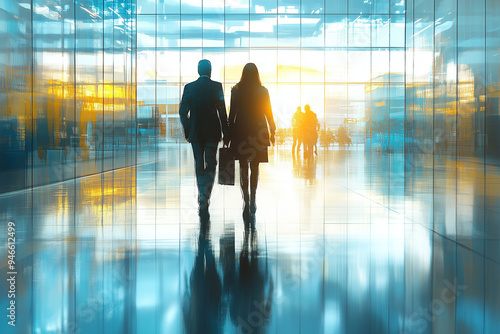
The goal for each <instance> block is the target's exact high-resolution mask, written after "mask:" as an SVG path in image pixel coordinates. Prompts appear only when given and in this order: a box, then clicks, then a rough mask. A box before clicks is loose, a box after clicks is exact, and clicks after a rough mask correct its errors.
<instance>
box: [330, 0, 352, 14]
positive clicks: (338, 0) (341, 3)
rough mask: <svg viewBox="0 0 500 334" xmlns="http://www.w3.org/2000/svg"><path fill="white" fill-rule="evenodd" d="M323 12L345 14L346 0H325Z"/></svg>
mask: <svg viewBox="0 0 500 334" xmlns="http://www.w3.org/2000/svg"><path fill="white" fill-rule="evenodd" d="M325 12H326V13H327V14H346V13H347V0H325Z"/></svg>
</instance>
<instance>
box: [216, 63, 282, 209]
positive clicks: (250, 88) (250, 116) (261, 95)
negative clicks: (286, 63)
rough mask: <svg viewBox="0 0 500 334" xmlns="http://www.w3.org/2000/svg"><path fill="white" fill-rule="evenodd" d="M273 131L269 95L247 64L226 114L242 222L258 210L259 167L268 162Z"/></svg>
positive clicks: (252, 65) (232, 92)
mask: <svg viewBox="0 0 500 334" xmlns="http://www.w3.org/2000/svg"><path fill="white" fill-rule="evenodd" d="M268 124H269V127H268ZM275 130H276V125H275V124H274V118H273V112H272V110H271V101H270V99H269V92H268V91H267V89H266V88H265V87H264V86H262V83H261V82H260V76H259V70H258V69H257V66H255V64H254V63H248V64H246V65H245V67H244V68H243V73H242V74H241V79H240V82H238V83H237V84H236V85H235V86H234V87H233V89H232V90H231V107H230V111H229V140H230V141H231V144H230V150H231V151H232V152H233V154H234V157H235V159H236V160H239V163H240V185H241V194H242V196H243V202H244V204H243V218H249V217H250V216H251V215H253V214H255V211H256V210H257V205H256V204H255V196H256V192H257V182H258V179H259V164H260V163H261V162H268V155H267V147H268V146H270V143H273V144H274V132H275ZM226 144H227V143H226ZM249 168H250V171H251V174H250V182H248V181H249V180H248V174H249V171H248V170H249ZM249 186H250V188H249Z"/></svg>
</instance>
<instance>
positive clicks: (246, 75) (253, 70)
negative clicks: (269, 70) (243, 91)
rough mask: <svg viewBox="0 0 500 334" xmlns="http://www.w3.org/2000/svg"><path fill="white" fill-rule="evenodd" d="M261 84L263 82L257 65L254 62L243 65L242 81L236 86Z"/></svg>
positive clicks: (256, 85)
mask: <svg viewBox="0 0 500 334" xmlns="http://www.w3.org/2000/svg"><path fill="white" fill-rule="evenodd" d="M260 86H262V83H261V82H260V75H259V70H258V69H257V66H256V65H255V64H254V63H248V64H246V65H245V67H243V72H242V73H241V79H240V82H238V83H237V84H236V87H239V88H243V87H245V88H247V87H248V88H254V87H260Z"/></svg>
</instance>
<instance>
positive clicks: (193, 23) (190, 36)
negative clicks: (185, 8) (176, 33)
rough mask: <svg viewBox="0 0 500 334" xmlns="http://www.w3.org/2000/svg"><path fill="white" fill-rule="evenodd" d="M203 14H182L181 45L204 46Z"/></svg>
mask: <svg viewBox="0 0 500 334" xmlns="http://www.w3.org/2000/svg"><path fill="white" fill-rule="evenodd" d="M202 24H203V22H202V16H201V15H191V14H189V15H181V47H183V48H186V47H202V46H203V38H202V36H203V35H202V32H203V29H202Z"/></svg>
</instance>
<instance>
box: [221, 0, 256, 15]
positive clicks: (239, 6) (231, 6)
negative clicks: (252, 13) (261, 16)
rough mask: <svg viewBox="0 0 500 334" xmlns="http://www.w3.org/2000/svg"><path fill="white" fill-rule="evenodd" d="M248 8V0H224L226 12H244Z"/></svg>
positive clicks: (247, 10) (246, 11)
mask: <svg viewBox="0 0 500 334" xmlns="http://www.w3.org/2000/svg"><path fill="white" fill-rule="evenodd" d="M249 10H250V0H231V1H228V0H226V5H225V11H226V14H244V13H247V14H248V12H249Z"/></svg>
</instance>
